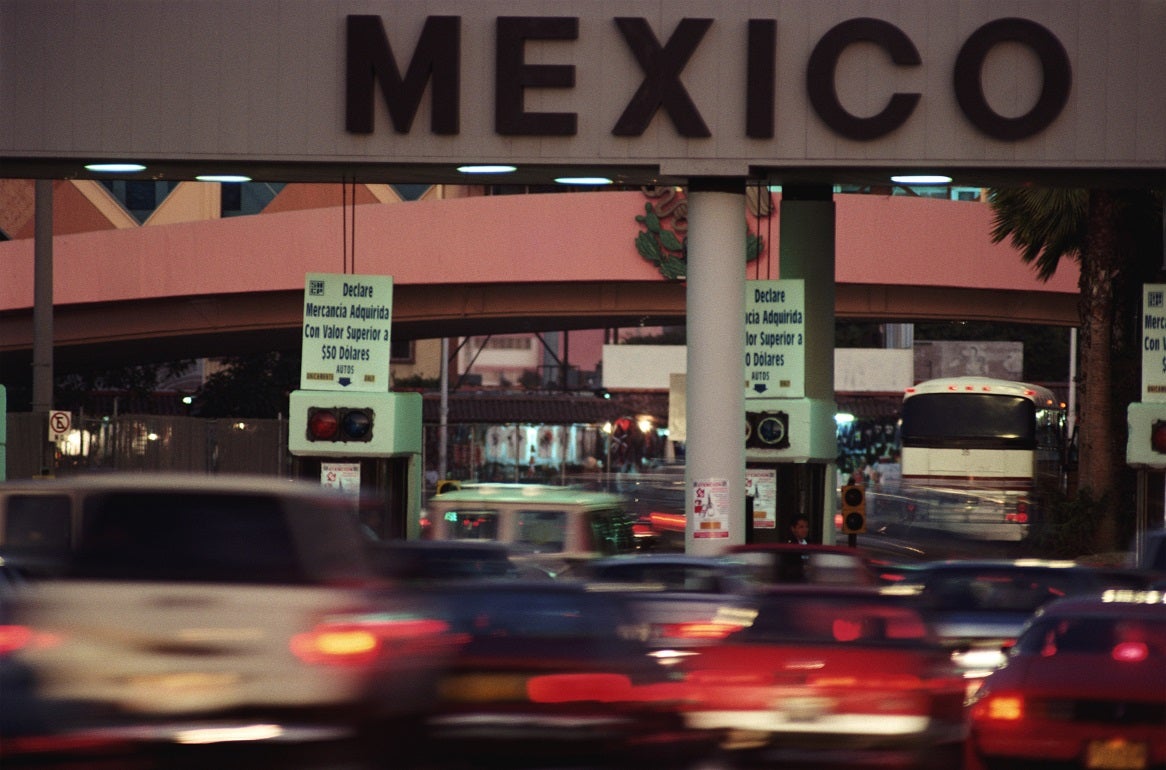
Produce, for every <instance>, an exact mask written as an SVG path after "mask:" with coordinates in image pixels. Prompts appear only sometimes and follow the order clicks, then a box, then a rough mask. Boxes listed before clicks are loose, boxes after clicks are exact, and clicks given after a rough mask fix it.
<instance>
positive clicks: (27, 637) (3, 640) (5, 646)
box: [0, 626, 32, 655]
mask: <svg viewBox="0 0 1166 770" xmlns="http://www.w3.org/2000/svg"><path fill="white" fill-rule="evenodd" d="M31 641H32V629H30V628H29V627H28V626H0V655H4V654H6V653H9V652H16V651H17V650H20V649H23V648H24V647H27V646H28V644H29V643H30V642H31Z"/></svg>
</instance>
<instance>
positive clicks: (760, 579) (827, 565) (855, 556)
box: [726, 543, 879, 585]
mask: <svg viewBox="0 0 1166 770" xmlns="http://www.w3.org/2000/svg"><path fill="white" fill-rule="evenodd" d="M726 558H728V559H729V560H731V561H734V562H738V563H740V564H742V565H744V567H745V571H746V574H747V576H748V578H749V579H750V580H751V581H752V582H754V583H758V584H761V585H776V584H782V583H818V584H841V585H874V584H876V583H877V582H879V581H878V576H877V575H876V573H875V572H874V571H873V570H872V569H871V567H870V565H869V564H868V563H867V561H866V559H865V558H864V557H863V555H862V553H861V552H859V551H858V550H856V549H854V548H848V547H846V546H836V545H816V544H799V543H747V544H744V545H734V546H730V547H729V548H728V550H727V551H726Z"/></svg>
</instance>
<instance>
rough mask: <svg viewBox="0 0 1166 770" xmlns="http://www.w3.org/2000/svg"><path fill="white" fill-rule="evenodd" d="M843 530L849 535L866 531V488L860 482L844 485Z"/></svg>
mask: <svg viewBox="0 0 1166 770" xmlns="http://www.w3.org/2000/svg"><path fill="white" fill-rule="evenodd" d="M842 532H843V534H847V535H857V534H860V533H862V532H866V490H865V489H863V488H862V487H861V486H859V485H858V484H847V485H846V486H844V487H842Z"/></svg>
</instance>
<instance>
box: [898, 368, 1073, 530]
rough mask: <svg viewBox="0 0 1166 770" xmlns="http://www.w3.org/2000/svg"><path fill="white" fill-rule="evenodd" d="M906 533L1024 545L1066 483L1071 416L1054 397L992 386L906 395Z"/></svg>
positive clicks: (943, 386)
mask: <svg viewBox="0 0 1166 770" xmlns="http://www.w3.org/2000/svg"><path fill="white" fill-rule="evenodd" d="M900 438H901V441H902V482H901V485H900V491H901V494H902V499H901V506H900V511H899V513H900V517H901V519H902V520H903V523H906V524H909V525H910V526H912V527H919V528H922V529H934V530H941V531H944V532H949V533H951V534H955V535H960V536H963V537H967V538H972V539H976V540H993V541H1018V540H1022V539H1024V537H1025V535H1026V534H1027V533H1028V526H1029V524H1030V523H1031V522H1032V521H1033V519H1034V517H1035V516H1037V515H1039V511H1040V498H1041V494H1042V491H1043V490H1048V489H1050V488H1056V487H1058V486H1059V485H1060V483H1061V474H1062V470H1063V462H1064V448H1065V408H1064V404H1062V403H1061V402H1060V401H1059V400H1058V399H1057V397H1056V395H1055V394H1054V393H1053V392H1052V391H1051V390H1049V389H1048V388H1044V387H1041V386H1039V385H1031V384H1028V383H1024V382H1011V381H1008V380H998V379H992V378H988V377H953V378H945V379H936V380H927V381H925V382H921V383H919V384H918V385H916V386H914V387H912V388H908V389H907V391H906V393H905V394H904V396H903V406H902V412H901V422H900Z"/></svg>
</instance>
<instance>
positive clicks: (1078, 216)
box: [988, 187, 1162, 551]
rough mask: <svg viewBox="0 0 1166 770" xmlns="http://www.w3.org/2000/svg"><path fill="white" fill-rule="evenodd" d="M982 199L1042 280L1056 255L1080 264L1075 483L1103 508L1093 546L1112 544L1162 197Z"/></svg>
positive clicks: (1094, 194) (1019, 192)
mask: <svg viewBox="0 0 1166 770" xmlns="http://www.w3.org/2000/svg"><path fill="white" fill-rule="evenodd" d="M988 201H989V204H990V205H991V206H992V207H993V209H994V211H995V214H994V221H993V228H992V241H993V242H994V243H999V242H1000V241H1002V240H1004V239H1005V238H1010V240H1011V242H1012V244H1013V245H1014V246H1015V247H1017V248H1018V249H1020V252H1021V259H1022V260H1023V261H1024V262H1026V263H1028V264H1031V265H1033V266H1034V268H1035V270H1036V273H1037V276H1038V277H1039V278H1040V279H1041V280H1045V281H1047V280H1048V279H1049V278H1051V277H1052V276H1053V274H1054V273H1056V270H1057V267H1058V265H1059V264H1060V261H1061V259H1062V258H1063V257H1068V258H1071V259H1075V260H1076V261H1077V263H1078V265H1079V266H1080V279H1079V282H1078V287H1079V290H1080V292H1079V297H1080V299H1079V310H1080V322H1081V325H1080V334H1079V341H1080V365H1081V374H1080V377H1079V380H1078V382H1079V393H1080V399H1079V402H1078V409H1079V414H1080V420H1079V423H1078V424H1079V431H1078V438H1079V442H1080V445H1079V446H1080V461H1079V462H1080V465H1079V471H1078V487H1079V488H1080V489H1081V490H1082V491H1085V492H1087V493H1088V494H1089V495H1090V496H1091V497H1092V498H1093V499H1094V500H1097V501H1100V503H1101V504H1102V511H1101V517H1100V520H1099V521H1098V522H1097V530H1096V546H1097V549H1098V550H1100V551H1110V550H1115V549H1116V548H1117V547H1118V543H1119V523H1125V522H1119V520H1118V512H1119V510H1122V508H1121V500H1122V499H1123V498H1124V497H1126V496H1127V494H1126V493H1127V492H1128V491H1129V489H1130V488H1131V487H1132V485H1131V484H1130V483H1129V480H1128V479H1125V480H1123V479H1122V476H1123V474H1122V473H1121V471H1122V470H1128V469H1126V466H1125V457H1124V451H1125V438H1126V423H1125V405H1126V404H1129V403H1130V402H1131V401H1134V400H1137V397H1138V392H1139V390H1138V384H1139V378H1140V371H1141V369H1140V359H1139V346H1138V345H1137V343H1136V340H1135V338H1136V337H1137V335H1138V334H1139V333H1140V327H1139V325H1138V323H1137V321H1138V310H1139V308H1140V305H1141V285H1142V283H1143V282H1145V281H1148V280H1154V276H1155V273H1156V271H1157V270H1158V269H1159V267H1160V265H1161V256H1162V245H1161V226H1160V224H1158V223H1159V222H1160V221H1161V198H1160V197H1156V196H1155V195H1154V194H1152V193H1150V192H1148V191H1143V190H1114V189H1092V190H1082V189H1068V188H1039V187H1022V188H1014V189H993V190H989V193H988ZM1155 244H1156V245H1157V249H1155V248H1154V246H1155ZM1125 475H1127V476H1128V474H1125ZM1128 510H1131V511H1132V510H1133V507H1132V506H1130V507H1129V509H1128Z"/></svg>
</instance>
